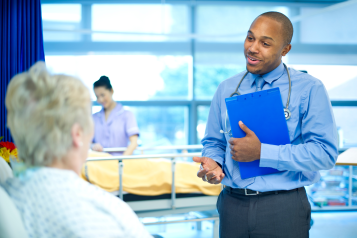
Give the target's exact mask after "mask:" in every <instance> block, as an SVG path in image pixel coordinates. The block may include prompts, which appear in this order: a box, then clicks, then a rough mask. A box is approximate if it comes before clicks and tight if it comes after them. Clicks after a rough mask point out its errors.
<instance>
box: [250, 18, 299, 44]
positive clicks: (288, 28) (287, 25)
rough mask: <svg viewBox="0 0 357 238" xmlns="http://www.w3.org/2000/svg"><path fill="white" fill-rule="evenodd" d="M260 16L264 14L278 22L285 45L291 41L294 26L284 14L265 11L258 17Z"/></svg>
mask: <svg viewBox="0 0 357 238" xmlns="http://www.w3.org/2000/svg"><path fill="white" fill-rule="evenodd" d="M261 16H265V17H268V18H270V19H273V20H275V21H277V22H279V23H280V24H281V26H282V34H283V37H284V43H285V45H288V44H290V43H291V39H292V38H293V33H294V28H293V24H292V23H291V21H290V19H289V18H288V17H287V16H285V15H284V14H283V13H280V12H274V11H272V12H265V13H263V14H260V15H259V16H258V17H261ZM258 17H257V18H258ZM257 18H256V19H257Z"/></svg>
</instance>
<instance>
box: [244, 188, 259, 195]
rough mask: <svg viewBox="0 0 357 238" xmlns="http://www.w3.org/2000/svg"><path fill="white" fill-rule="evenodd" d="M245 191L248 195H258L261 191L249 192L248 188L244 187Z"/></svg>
mask: <svg viewBox="0 0 357 238" xmlns="http://www.w3.org/2000/svg"><path fill="white" fill-rule="evenodd" d="M244 192H245V195H247V196H252V195H258V194H259V191H255V192H256V193H248V191H247V189H246V188H245V189H244Z"/></svg>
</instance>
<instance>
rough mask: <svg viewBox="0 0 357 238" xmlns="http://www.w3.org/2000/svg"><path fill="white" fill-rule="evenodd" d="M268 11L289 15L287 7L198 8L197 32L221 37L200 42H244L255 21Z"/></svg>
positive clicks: (217, 6)
mask: <svg viewBox="0 0 357 238" xmlns="http://www.w3.org/2000/svg"><path fill="white" fill-rule="evenodd" d="M268 11H278V12H281V13H284V14H286V15H289V10H288V8H287V7H275V6H274V7H267V6H259V7H255V6H254V7H253V6H224V5H223V6H222V5H221V6H220V5H214V6H198V8H197V23H196V24H197V32H198V33H199V34H202V35H220V37H218V38H213V37H208V38H203V39H199V40H200V41H220V42H243V41H244V39H245V37H246V35H247V31H248V29H249V27H250V25H251V24H252V22H253V20H254V19H255V18H256V17H257V16H259V15H260V14H262V13H264V12H268Z"/></svg>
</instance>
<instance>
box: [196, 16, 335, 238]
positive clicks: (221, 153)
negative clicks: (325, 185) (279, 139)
mask: <svg viewBox="0 0 357 238" xmlns="http://www.w3.org/2000/svg"><path fill="white" fill-rule="evenodd" d="M292 35H293V26H292V24H291V22H290V20H289V19H288V18H287V17H286V16H285V15H283V14H281V13H278V12H266V13H263V14H261V15H260V16H258V17H257V18H256V19H255V20H254V21H253V23H252V25H251V26H250V28H249V30H248V32H247V37H246V39H245V42H244V56H245V58H246V67H247V75H246V76H245V77H243V76H244V75H245V73H246V72H241V73H239V74H237V75H235V76H233V77H231V78H229V79H227V80H225V81H223V82H222V83H221V84H220V85H219V86H218V89H217V91H216V93H215V95H214V97H213V100H212V103H211V108H210V112H209V117H208V121H207V127H206V133H205V136H204V138H203V139H202V144H203V146H204V148H203V151H202V155H203V157H195V158H194V161H196V162H199V163H201V165H202V169H200V170H199V171H198V173H197V176H198V177H200V178H202V179H203V180H204V181H208V182H209V183H212V184H218V183H222V184H224V185H226V186H225V188H224V189H223V191H222V192H221V194H220V195H219V198H218V201H217V209H218V212H219V215H220V231H219V233H220V237H221V238H238V237H242V238H245V237H246V238H248V237H250V238H258V237H259V238H263V237H264V238H265V237H274V238H275V237H284V238H286V237H293V238H295V237H296V238H300V237H301V238H302V237H308V236H309V228H310V217H311V207H310V204H309V202H308V199H307V196H306V192H305V189H304V186H308V185H311V184H313V183H316V182H317V181H319V179H320V174H319V170H327V169H330V168H332V167H333V166H334V164H335V162H336V159H337V155H338V151H337V130H336V126H335V120H334V116H333V113H332V108H331V103H330V100H329V98H328V95H327V92H326V89H325V87H324V85H323V84H322V82H321V81H320V80H318V79H316V78H314V77H312V76H311V75H309V74H306V73H302V72H299V71H297V70H294V69H292V68H285V67H284V65H283V63H282V57H283V56H285V55H286V54H287V53H288V52H289V51H290V49H291V44H290V42H291V38H292ZM287 70H289V73H290V78H291V85H292V87H291V90H289V78H288V74H287V73H288V72H287ZM242 78H243V81H242V83H241V84H240V86H239V88H238V92H239V93H240V94H247V93H252V92H255V91H259V90H266V89H271V88H277V87H278V88H279V89H280V92H281V95H282V102H283V104H284V106H285V105H286V102H287V100H288V94H289V92H290V91H291V96H290V103H289V105H288V109H289V111H290V116H291V117H290V118H288V119H287V125H288V130H289V136H290V141H291V144H288V145H280V146H276V145H269V144H264V143H261V142H260V141H259V138H258V137H257V136H256V135H255V134H254V131H251V130H250V129H249V128H248V127H247V126H245V125H244V122H239V126H240V128H241V129H242V130H243V131H244V132H245V133H246V136H245V137H244V138H232V137H230V134H229V133H228V132H229V130H230V125H229V121H228V122H227V123H226V119H227V118H226V105H225V98H228V97H230V95H231V94H232V93H233V92H234V90H235V89H236V87H237V85H238V83H239V82H240V81H241V79H242ZM261 120H264V118H261ZM225 124H226V125H227V126H226V127H227V128H225ZM222 132H223V133H222ZM277 133H279V132H277ZM254 160H259V163H260V166H261V167H271V168H275V169H278V170H280V171H281V172H280V173H276V174H270V175H264V176H258V177H254V178H248V179H242V178H241V177H240V172H239V168H238V163H237V161H239V162H250V161H254Z"/></svg>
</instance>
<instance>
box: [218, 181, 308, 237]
mask: <svg viewBox="0 0 357 238" xmlns="http://www.w3.org/2000/svg"><path fill="white" fill-rule="evenodd" d="M217 209H218V213H219V237H220V238H280V237H281V238H307V237H309V229H310V219H311V207H310V203H309V201H308V199H307V196H306V191H305V188H299V189H297V190H294V191H289V192H283V193H278V194H268V195H264V194H262V195H253V196H247V195H244V194H240V193H238V192H235V191H234V189H230V188H225V189H223V191H222V192H221V194H220V195H219V197H218V200H217Z"/></svg>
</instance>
